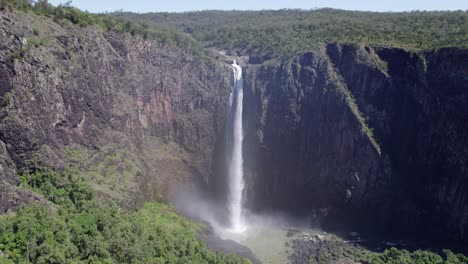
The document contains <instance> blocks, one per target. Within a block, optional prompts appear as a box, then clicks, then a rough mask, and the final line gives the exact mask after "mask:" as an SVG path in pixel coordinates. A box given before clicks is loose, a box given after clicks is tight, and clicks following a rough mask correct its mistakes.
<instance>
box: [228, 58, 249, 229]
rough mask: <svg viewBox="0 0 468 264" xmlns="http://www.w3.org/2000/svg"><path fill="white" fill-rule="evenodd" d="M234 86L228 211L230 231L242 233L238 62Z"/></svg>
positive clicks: (229, 111)
mask: <svg viewBox="0 0 468 264" xmlns="http://www.w3.org/2000/svg"><path fill="white" fill-rule="evenodd" d="M232 68H233V70H234V86H233V89H232V92H231V95H230V96H229V106H228V113H227V120H226V121H227V122H226V124H227V130H226V135H227V137H226V139H227V142H226V143H227V159H228V177H229V178H228V184H229V187H228V192H229V193H228V203H229V205H228V209H229V222H230V225H231V226H230V231H231V232H234V233H240V232H242V231H244V230H245V226H244V221H243V216H242V193H243V190H244V172H243V158H242V140H243V137H244V135H243V131H242V99H243V90H242V89H243V88H242V86H243V80H242V68H241V67H240V66H239V65H237V63H236V60H234V61H233V63H232Z"/></svg>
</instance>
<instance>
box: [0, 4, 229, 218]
mask: <svg viewBox="0 0 468 264" xmlns="http://www.w3.org/2000/svg"><path fill="white" fill-rule="evenodd" d="M33 29H34V30H33ZM34 32H36V33H37V32H38V35H37V36H36V35H35V34H34ZM0 34H1V42H0V98H1V102H0V103H1V109H0V140H1V141H2V142H4V143H5V147H6V150H7V151H6V153H5V155H6V156H7V157H11V160H12V161H13V163H14V164H15V166H13V167H16V168H17V169H18V170H19V171H21V170H24V169H34V168H36V167H40V166H55V167H65V166H67V164H68V163H69V162H70V157H69V155H68V154H67V151H66V150H75V149H79V150H80V151H81V152H84V154H83V157H84V159H80V158H78V159H79V160H78V162H79V163H80V165H82V167H83V169H85V170H88V169H89V170H90V173H88V174H89V175H94V174H92V173H91V172H93V171H96V172H97V173H96V175H97V176H92V177H91V176H90V180H95V181H96V182H97V184H98V185H102V186H101V187H102V188H97V189H98V190H101V191H103V193H105V195H110V196H112V197H114V196H116V195H117V196H123V197H121V198H122V201H125V202H126V203H129V204H130V205H132V204H134V203H135V202H138V201H142V200H143V199H154V198H161V197H162V196H163V195H164V194H165V192H167V188H169V185H170V182H173V181H177V180H183V179H184V178H185V179H186V178H190V177H191V176H197V177H198V176H199V177H201V178H203V179H205V182H206V181H208V179H209V178H213V177H212V175H211V173H212V169H211V168H212V167H214V166H213V164H212V159H213V156H215V154H214V153H215V151H214V148H215V146H216V140H217V139H218V138H219V137H218V134H219V133H220V131H221V128H222V127H223V126H224V114H223V113H224V109H225V101H226V100H227V99H226V98H227V96H228V95H229V92H230V90H231V74H232V73H231V71H230V70H229V68H228V66H227V65H225V64H224V63H217V62H212V61H209V60H198V59H196V58H193V57H191V55H189V54H185V53H184V52H183V51H180V50H177V49H174V48H170V47H167V46H165V45H163V44H161V43H159V42H158V41H145V40H143V39H140V38H138V37H130V36H125V35H122V34H117V33H109V32H102V31H100V30H98V29H95V28H92V27H85V28H79V27H76V26H71V25H69V24H67V23H65V24H57V23H55V22H53V21H52V20H50V19H48V18H45V17H40V16H35V15H32V14H17V13H15V12H9V11H5V10H4V11H0ZM33 40H36V42H38V41H37V40H40V42H41V43H40V44H39V45H34V44H33V42H32V41H33ZM171 142H175V143H171ZM2 146H3V143H2ZM119 163H120V164H119ZM122 164H125V165H122ZM13 167H12V168H13ZM111 170H113V171H115V172H117V173H121V175H122V177H121V179H112V178H109V177H107V176H106V174H107V172H106V171H111ZM127 172H128V173H127ZM0 173H2V177H4V176H3V174H5V173H3V171H1V172H0ZM100 174H102V176H103V177H102V178H99V177H101V176H99V175H100ZM109 175H110V174H109ZM5 177H8V179H10V178H11V175H9V174H8V175H7V176H5ZM93 177H94V178H96V179H94V178H93ZM106 177H107V178H106ZM13 178H14V177H13ZM9 182H10V183H11V184H10V185H13V186H15V185H16V182H12V181H9ZM100 182H101V183H102V184H100ZM106 185H114V187H113V190H107V186H106ZM0 191H2V192H5V193H6V192H8V190H7V189H6V188H2V189H1V190H0ZM9 206H13V207H14V206H15V205H14V204H11V205H8V204H5V205H3V204H2V207H1V208H0V211H6V210H9V209H10V208H9Z"/></svg>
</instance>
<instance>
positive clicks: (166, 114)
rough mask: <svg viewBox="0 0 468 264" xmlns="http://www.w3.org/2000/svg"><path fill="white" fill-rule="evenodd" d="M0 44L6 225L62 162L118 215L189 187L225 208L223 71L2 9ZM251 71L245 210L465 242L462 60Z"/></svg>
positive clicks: (417, 56) (257, 67) (453, 56)
mask: <svg viewBox="0 0 468 264" xmlns="http://www.w3.org/2000/svg"><path fill="white" fill-rule="evenodd" d="M0 35H1V39H2V40H1V42H0V98H1V100H0V107H1V108H0V141H1V142H0V157H1V160H0V165H1V166H0V179H1V181H0V184H1V185H2V186H1V188H0V196H1V199H0V201H1V202H0V210H1V212H8V211H11V210H14V209H15V208H16V207H17V206H18V205H19V204H21V203H22V202H25V201H39V202H40V201H41V199H42V198H41V197H39V196H37V195H34V194H32V193H30V192H28V191H27V190H24V189H21V188H20V187H18V185H19V177H18V174H21V173H22V172H23V171H29V170H35V169H40V168H41V167H50V166H52V167H56V168H59V169H63V168H65V167H67V166H70V164H71V165H73V166H79V167H80V168H81V170H85V171H86V173H85V175H83V177H86V179H87V180H89V182H90V183H91V185H92V187H93V188H95V189H96V190H97V191H98V194H99V195H101V196H103V197H109V198H112V199H115V200H117V201H119V202H120V203H121V204H123V205H126V206H129V207H136V206H138V205H139V204H141V201H143V200H151V199H164V198H165V197H166V195H167V190H168V188H169V186H170V185H171V184H177V183H178V182H185V181H187V180H192V179H195V181H196V182H197V183H200V184H201V185H206V186H210V187H211V188H210V189H211V190H213V191H214V192H215V194H217V195H218V197H221V198H222V197H223V195H224V193H225V189H224V188H225V178H224V177H225V173H224V172H225V166H224V156H223V155H224V150H223V148H224V146H223V144H224V131H223V130H224V126H225V124H224V122H225V112H226V103H227V100H228V96H229V92H230V90H231V85H232V69H231V68H230V67H229V66H228V65H227V64H226V63H224V62H222V61H221V60H218V61H216V60H213V59H203V60H200V59H197V58H194V57H193V56H192V55H191V54H188V53H186V52H184V51H182V50H180V49H177V48H171V47H168V46H166V45H164V44H162V43H161V42H159V41H158V40H154V41H150V40H144V39H142V38H140V37H136V36H133V37H132V36H129V35H123V34H120V33H115V32H104V31H102V30H99V29H96V28H93V27H77V26H73V25H70V24H67V23H62V24H59V23H56V22H53V21H52V20H51V19H49V18H46V17H42V16H37V15H33V14H30V13H21V14H20V13H17V12H11V11H7V10H3V11H0ZM258 57H261V56H257V58H256V56H255V55H253V56H251V59H252V58H256V59H255V61H253V60H252V61H251V62H254V63H255V64H253V63H252V64H248V62H247V63H245V65H242V66H243V67H244V69H245V74H244V81H245V83H244V89H245V95H244V107H245V110H244V117H243V119H244V127H245V140H244V159H245V168H244V169H245V175H246V183H247V186H246V195H247V204H248V207H249V208H251V209H252V210H254V211H269V210H282V211H286V212H289V213H291V214H307V215H313V216H317V218H319V219H320V221H321V222H322V223H323V224H325V225H326V226H332V227H345V228H348V229H351V228H361V229H368V230H380V231H382V230H387V231H393V230H401V231H408V232H409V231H411V234H417V233H421V232H426V233H427V234H435V235H437V239H439V238H440V239H442V238H448V239H451V240H452V241H459V240H463V241H464V242H466V239H467V234H466V227H467V225H468V200H467V195H468V190H467V188H468V186H467V179H468V175H467V169H466V168H467V164H466V162H467V160H468V158H467V151H466V149H467V142H468V139H467V133H466V131H468V127H467V124H468V120H467V113H468V109H467V107H468V106H467V103H466V102H467V98H466V96H467V95H466V94H467V78H468V72H467V69H468V65H467V62H468V58H467V57H468V53H467V51H466V50H463V49H456V48H451V49H441V50H437V51H430V52H419V53H413V52H409V51H405V50H403V49H394V48H385V47H364V46H355V45H340V44H327V45H322V46H321V47H320V48H317V49H315V50H313V51H311V52H307V53H303V54H301V55H297V56H293V57H290V58H289V59H282V60H276V59H273V60H269V61H267V62H264V63H263V60H262V58H258ZM268 59H270V58H268ZM223 187H224V188H223ZM428 230H430V231H431V232H428Z"/></svg>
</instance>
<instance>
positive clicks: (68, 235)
mask: <svg viewBox="0 0 468 264" xmlns="http://www.w3.org/2000/svg"><path fill="white" fill-rule="evenodd" d="M22 178H23V179H24V180H23V181H24V182H25V184H26V185H27V187H28V188H30V189H32V190H34V191H36V192H38V193H40V194H42V195H43V196H44V197H45V198H47V199H48V200H49V201H50V202H51V203H50V204H36V205H25V206H23V207H21V208H20V209H19V210H18V211H17V212H16V214H15V215H2V216H0V252H1V253H2V254H0V263H249V261H248V260H245V259H240V258H238V257H235V256H226V255H223V254H221V253H215V252H211V251H210V250H208V249H207V248H206V246H205V245H204V244H203V243H202V242H200V241H198V240H197V239H196V234H197V232H198V231H199V230H200V229H201V228H202V226H200V225H198V224H195V223H192V222H190V221H189V220H188V219H186V218H184V217H182V216H179V215H178V214H176V213H175V212H174V210H173V209H172V208H170V207H169V206H167V205H164V204H160V203H146V204H145V205H144V207H143V208H141V209H139V210H137V211H135V212H132V213H130V212H127V211H126V210H123V209H121V208H119V207H118V206H117V205H115V204H113V203H111V202H106V203H105V202H101V201H99V200H97V199H96V198H95V195H94V192H93V191H92V190H91V189H90V188H89V187H88V186H87V184H86V183H85V182H83V181H82V180H76V181H72V180H70V179H72V178H73V177H71V175H69V174H67V173H57V172H54V171H51V170H44V171H37V172H35V173H32V174H27V175H24V176H23V177H22Z"/></svg>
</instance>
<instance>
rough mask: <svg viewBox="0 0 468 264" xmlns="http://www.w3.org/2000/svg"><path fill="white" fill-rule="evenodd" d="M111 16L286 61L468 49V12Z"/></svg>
mask: <svg viewBox="0 0 468 264" xmlns="http://www.w3.org/2000/svg"><path fill="white" fill-rule="evenodd" d="M112 15H114V16H116V17H119V18H126V19H130V20H133V21H144V22H146V23H149V24H152V25H164V26H167V27H172V28H174V29H176V30H179V31H183V32H185V33H187V34H189V35H191V36H192V37H193V38H195V39H196V40H198V41H200V42H202V43H203V45H204V46H206V47H215V48H219V49H234V50H236V51H240V52H241V53H242V52H258V53H260V54H266V55H272V56H277V55H280V56H281V55H292V54H296V53H298V52H302V51H306V50H310V49H312V48H315V47H317V46H318V45H319V44H320V43H326V42H341V43H357V44H367V45H384V46H395V47H402V48H407V49H413V50H426V49H437V48H442V47H463V48H468V12H467V11H443V12H425V11H414V12H400V13H377V12H361V11H344V10H336V9H318V10H310V11H306V10H289V9H284V10H277V11H273V10H267V11H200V12H186V13H146V14H135V13H128V12H118V13H113V14H112Z"/></svg>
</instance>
